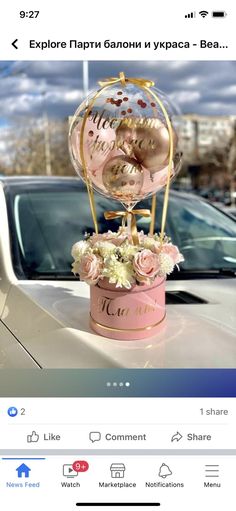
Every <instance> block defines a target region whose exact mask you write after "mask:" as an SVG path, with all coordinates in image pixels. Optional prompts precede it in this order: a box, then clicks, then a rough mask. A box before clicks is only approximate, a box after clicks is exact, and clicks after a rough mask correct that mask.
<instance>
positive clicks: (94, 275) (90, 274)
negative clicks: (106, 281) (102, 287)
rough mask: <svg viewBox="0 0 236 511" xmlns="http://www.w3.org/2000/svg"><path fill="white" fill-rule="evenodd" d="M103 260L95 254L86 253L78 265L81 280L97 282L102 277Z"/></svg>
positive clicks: (90, 283) (88, 282)
mask: <svg viewBox="0 0 236 511" xmlns="http://www.w3.org/2000/svg"><path fill="white" fill-rule="evenodd" d="M101 270H102V260H101V258H99V257H97V256H95V255H94V254H85V255H83V256H82V257H81V260H80V263H79V265H78V273H79V276H80V279H81V280H84V281H85V282H87V284H89V285H92V284H97V282H98V280H99V279H100V277H101Z"/></svg>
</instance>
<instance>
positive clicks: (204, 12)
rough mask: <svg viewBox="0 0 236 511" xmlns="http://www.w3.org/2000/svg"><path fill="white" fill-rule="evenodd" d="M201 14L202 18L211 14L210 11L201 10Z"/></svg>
mask: <svg viewBox="0 0 236 511" xmlns="http://www.w3.org/2000/svg"><path fill="white" fill-rule="evenodd" d="M199 14H200V16H201V17H202V18H205V17H206V16H207V15H208V14H209V12H208V11H200V12H199Z"/></svg>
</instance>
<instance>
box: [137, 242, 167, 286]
mask: <svg viewBox="0 0 236 511" xmlns="http://www.w3.org/2000/svg"><path fill="white" fill-rule="evenodd" d="M133 266H134V270H135V273H136V278H137V280H138V281H139V282H143V283H144V284H150V283H151V282H152V281H153V280H154V278H155V277H156V276H157V273H158V271H159V268H160V265H159V261H158V256H157V255H156V254H154V253H153V252H152V251H151V250H149V249H144V250H142V252H137V254H135V256H134V262H133Z"/></svg>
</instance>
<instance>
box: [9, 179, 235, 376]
mask: <svg viewBox="0 0 236 511" xmlns="http://www.w3.org/2000/svg"><path fill="white" fill-rule="evenodd" d="M162 200H163V195H162V194H160V195H159V196H158V198H157V215H156V231H157V232H158V231H159V230H160V218H161V210H162ZM96 204H97V216H98V221H99V229H100V230H101V231H105V230H107V229H112V230H117V228H118V226H119V225H120V223H119V219H116V220H113V221H109V222H107V221H105V219H104V216H103V213H104V211H105V210H111V209H120V204H119V203H117V202H115V201H110V200H108V199H106V198H104V197H102V196H98V195H97V196H96ZM139 205H140V207H148V206H150V201H149V204H148V203H147V202H145V203H140V204H139ZM0 218H1V229H0V367H4V368H6V367H14V368H16V367H25V368H29V367H35V368H112V367H116V368H126V367H127V368H156V367H162V368H163V367H165V368H168V367H181V368H187V367H236V315H235V310H236V280H235V276H236V221H235V220H234V219H233V217H230V216H229V215H227V214H226V213H225V212H223V211H220V210H218V209H217V208H215V207H214V206H212V205H211V204H208V203H207V202H206V201H205V200H203V199H201V198H198V197H197V196H194V195H191V194H189V193H188V194H186V193H181V192H178V191H173V192H171V195H170V201H169V209H168V218H167V224H166V232H167V234H168V235H169V236H171V238H172V241H173V243H175V244H176V245H178V247H179V249H180V251H181V252H182V254H183V255H184V257H185V261H184V262H183V263H181V265H180V269H179V271H178V270H176V271H175V272H174V273H173V274H172V275H171V277H170V279H168V281H167V286H166V288H167V293H166V298H167V321H166V327H165V329H164V330H163V331H162V332H161V333H160V335H158V336H156V337H152V338H149V339H147V340H142V341H114V340H110V339H107V338H106V339H105V338H102V337H99V336H97V335H96V334H95V333H94V332H93V331H91V329H90V327H89V287H88V286H87V285H86V284H85V283H84V282H79V281H78V279H77V278H75V277H74V275H73V274H72V273H71V263H72V258H71V255H70V252H71V247H72V245H73V244H74V243H75V242H76V241H78V240H79V239H82V238H83V236H84V232H85V231H87V232H92V231H93V223H92V217H91V214H90V208H89V202H88V198H87V192H86V188H85V186H84V184H83V183H81V181H79V179H77V178H56V177H55V178H54V177H52V178H48V177H12V178H0ZM149 221H150V220H149V219H148V218H140V219H139V220H138V222H137V223H138V228H139V229H140V230H141V229H144V230H145V231H146V230H148V228H149Z"/></svg>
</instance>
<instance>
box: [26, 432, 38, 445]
mask: <svg viewBox="0 0 236 511" xmlns="http://www.w3.org/2000/svg"><path fill="white" fill-rule="evenodd" d="M38 441H39V435H38V434H37V433H36V431H32V433H31V435H27V442H28V444H31V442H38Z"/></svg>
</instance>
